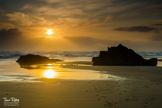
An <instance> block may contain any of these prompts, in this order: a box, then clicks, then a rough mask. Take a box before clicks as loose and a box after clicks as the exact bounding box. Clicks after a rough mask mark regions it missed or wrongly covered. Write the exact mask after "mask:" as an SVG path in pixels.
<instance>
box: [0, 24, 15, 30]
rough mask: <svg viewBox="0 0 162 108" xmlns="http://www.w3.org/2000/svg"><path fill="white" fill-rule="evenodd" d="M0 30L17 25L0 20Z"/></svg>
mask: <svg viewBox="0 0 162 108" xmlns="http://www.w3.org/2000/svg"><path fill="white" fill-rule="evenodd" d="M0 25H1V26H0V30H1V29H10V28H15V25H13V24H10V23H3V22H0Z"/></svg>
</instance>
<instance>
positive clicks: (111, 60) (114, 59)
mask: <svg viewBox="0 0 162 108" xmlns="http://www.w3.org/2000/svg"><path fill="white" fill-rule="evenodd" d="M92 62H93V65H94V66H97V65H101V66H156V65H157V58H151V59H150V60H146V59H144V58H142V57H141V56H140V55H138V54H136V53H135V52H134V51H133V50H132V49H128V48H127V47H125V46H123V45H122V44H119V45H118V46H117V47H111V48H109V47H108V51H100V55H99V57H93V58H92Z"/></svg>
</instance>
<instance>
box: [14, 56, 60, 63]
mask: <svg viewBox="0 0 162 108" xmlns="http://www.w3.org/2000/svg"><path fill="white" fill-rule="evenodd" d="M57 61H61V60H59V59H49V58H48V57H43V56H40V55H33V54H28V55H23V56H20V58H19V59H18V60H17V61H16V62H18V63H20V64H28V65H30V64H47V63H54V62H57Z"/></svg>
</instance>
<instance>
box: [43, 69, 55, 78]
mask: <svg viewBox="0 0 162 108" xmlns="http://www.w3.org/2000/svg"><path fill="white" fill-rule="evenodd" d="M56 75H57V73H56V72H55V71H54V70H52V69H48V70H45V71H44V77H46V78H55V77H56Z"/></svg>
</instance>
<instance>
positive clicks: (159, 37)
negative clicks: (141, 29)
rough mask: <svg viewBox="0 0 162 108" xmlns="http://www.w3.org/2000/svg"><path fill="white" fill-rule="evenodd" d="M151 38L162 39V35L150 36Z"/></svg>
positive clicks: (154, 39) (153, 39)
mask: <svg viewBox="0 0 162 108" xmlns="http://www.w3.org/2000/svg"><path fill="white" fill-rule="evenodd" d="M150 40H152V41H162V35H156V36H152V37H151V38H150Z"/></svg>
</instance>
